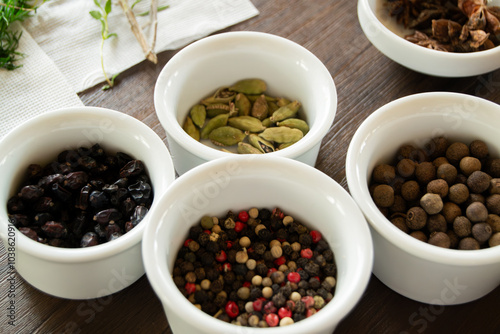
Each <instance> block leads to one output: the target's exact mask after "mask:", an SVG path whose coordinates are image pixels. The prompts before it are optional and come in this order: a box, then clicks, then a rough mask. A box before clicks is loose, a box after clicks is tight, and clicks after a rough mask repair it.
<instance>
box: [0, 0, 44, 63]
mask: <svg viewBox="0 0 500 334" xmlns="http://www.w3.org/2000/svg"><path fill="white" fill-rule="evenodd" d="M45 1H48V0H43V1H42V2H41V3H44V2H45ZM29 2H32V1H28V0H1V2H0V68H4V69H7V70H10V71H11V70H14V69H16V68H19V67H21V66H22V65H20V64H18V62H19V60H21V59H22V58H24V57H25V56H26V55H25V54H23V53H21V52H19V51H17V49H18V47H19V41H20V39H21V36H22V31H15V30H13V29H12V24H13V23H14V22H16V21H24V20H25V19H26V18H28V17H29V16H31V15H32V14H33V13H35V11H36V9H37V8H38V7H39V6H38V5H37V3H39V2H40V1H36V2H35V4H31V5H30V4H29Z"/></svg>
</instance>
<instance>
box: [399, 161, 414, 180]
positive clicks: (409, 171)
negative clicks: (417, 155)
mask: <svg viewBox="0 0 500 334" xmlns="http://www.w3.org/2000/svg"><path fill="white" fill-rule="evenodd" d="M396 171H397V173H398V174H399V175H401V176H402V177H407V178H408V177H412V176H413V174H414V173H415V162H414V161H413V160H410V159H401V160H400V161H399V162H398V164H397V165H396Z"/></svg>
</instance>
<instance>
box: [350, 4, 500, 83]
mask: <svg viewBox="0 0 500 334" xmlns="http://www.w3.org/2000/svg"><path fill="white" fill-rule="evenodd" d="M358 19H359V22H360V25H361V28H362V29H363V32H364V33H365V35H366V37H367V38H368V39H369V40H370V42H371V43H372V44H373V45H374V46H375V47H376V48H377V49H378V50H379V51H380V52H382V53H383V54H385V55H386V56H387V57H389V58H390V59H392V60H393V61H395V62H397V63H399V64H400V65H403V66H405V67H407V68H409V69H412V70H414V71H417V72H420V73H424V74H428V75H433V76H439V77H467V76H474V75H480V74H484V73H487V72H491V71H494V70H496V69H498V68H500V47H499V45H500V7H499V6H498V4H497V3H492V2H491V1H489V2H488V1H487V0H455V1H402V0H359V1H358Z"/></svg>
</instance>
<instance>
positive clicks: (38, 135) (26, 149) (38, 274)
mask: <svg viewBox="0 0 500 334" xmlns="http://www.w3.org/2000/svg"><path fill="white" fill-rule="evenodd" d="M95 143H99V144H100V145H101V146H102V147H103V148H104V149H105V150H106V151H107V152H111V153H114V152H116V151H122V152H125V153H128V154H130V155H131V156H133V157H135V158H136V159H140V160H142V161H143V162H144V163H145V165H146V168H147V171H148V174H149V176H150V178H151V182H152V187H153V191H154V196H155V198H154V200H153V204H152V208H153V207H154V206H156V205H157V204H156V203H157V202H158V199H159V198H160V195H161V194H162V193H163V192H165V191H166V189H167V188H168V186H170V184H171V183H172V182H173V181H174V179H175V171H174V168H173V163H172V159H171V157H170V154H169V152H168V150H167V148H166V146H165V144H164V143H163V141H162V140H161V139H160V137H159V136H158V135H156V133H155V132H154V131H153V130H151V129H150V128H149V127H148V126H146V125H145V124H144V123H142V122H140V121H139V120H137V119H135V118H133V117H131V116H128V115H126V114H123V113H121V112H118V111H113V110H109V109H102V108H93V107H78V108H68V109H61V110H57V111H53V112H48V113H45V114H42V115H40V116H37V117H35V118H33V119H31V120H29V121H27V122H25V123H23V124H22V125H20V126H18V127H17V128H15V129H13V130H12V131H11V132H9V133H8V134H7V135H6V136H5V137H4V138H3V139H2V140H1V141H0V152H1V157H0V174H1V175H2V180H3V181H2V187H0V203H2V205H1V206H0V220H1V221H0V236H1V239H2V240H3V241H4V245H5V248H6V250H7V252H8V254H9V259H12V260H13V261H14V262H15V268H16V270H17V272H18V273H19V274H20V275H21V276H22V277H23V278H24V280H26V281H27V282H28V283H29V284H31V285H32V286H34V287H35V288H37V289H39V290H41V291H43V292H45V293H48V294H50V295H53V296H57V297H62V298H70V299H86V298H97V297H102V296H106V295H109V294H112V293H114V292H117V291H120V290H122V289H124V288H126V287H127V286H129V285H130V284H132V283H134V282H135V281H136V280H137V279H138V278H140V277H141V276H142V275H143V274H144V266H143V263H142V257H141V240H142V234H143V231H144V228H145V227H146V225H147V224H149V222H150V218H149V215H146V217H145V218H144V220H143V221H142V222H141V223H140V224H139V225H137V226H136V227H135V228H134V229H132V230H131V231H130V232H128V233H126V234H124V235H123V236H122V237H120V238H119V239H117V240H114V241H111V242H108V243H105V244H102V245H97V246H93V247H89V248H84V249H69V248H58V247H53V246H48V245H44V244H41V243H38V242H36V241H33V240H31V239H30V238H28V237H26V236H25V235H23V234H22V233H19V232H18V231H17V229H15V228H14V227H13V226H12V225H9V218H8V216H7V206H6V203H7V200H8V199H9V198H10V197H11V196H12V195H14V194H15V193H16V191H17V188H18V186H19V183H20V182H21V180H22V178H23V176H24V173H25V171H26V167H27V166H28V165H29V164H31V163H36V162H38V163H42V164H43V163H48V162H50V161H51V159H53V158H54V157H55V156H57V154H58V153H60V152H61V151H62V150H64V149H69V148H77V147H79V146H83V145H85V146H90V145H92V144H95ZM9 226H10V227H9ZM11 256H12V257H11Z"/></svg>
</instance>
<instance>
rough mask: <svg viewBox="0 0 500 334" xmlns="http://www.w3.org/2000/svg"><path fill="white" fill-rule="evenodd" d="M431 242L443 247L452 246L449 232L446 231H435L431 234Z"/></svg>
mask: <svg viewBox="0 0 500 334" xmlns="http://www.w3.org/2000/svg"><path fill="white" fill-rule="evenodd" d="M428 243H429V244H431V245H434V246H438V247H442V248H450V245H451V242H450V237H449V236H448V234H446V233H444V232H434V233H432V234H431V235H430V236H429V241H428Z"/></svg>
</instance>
